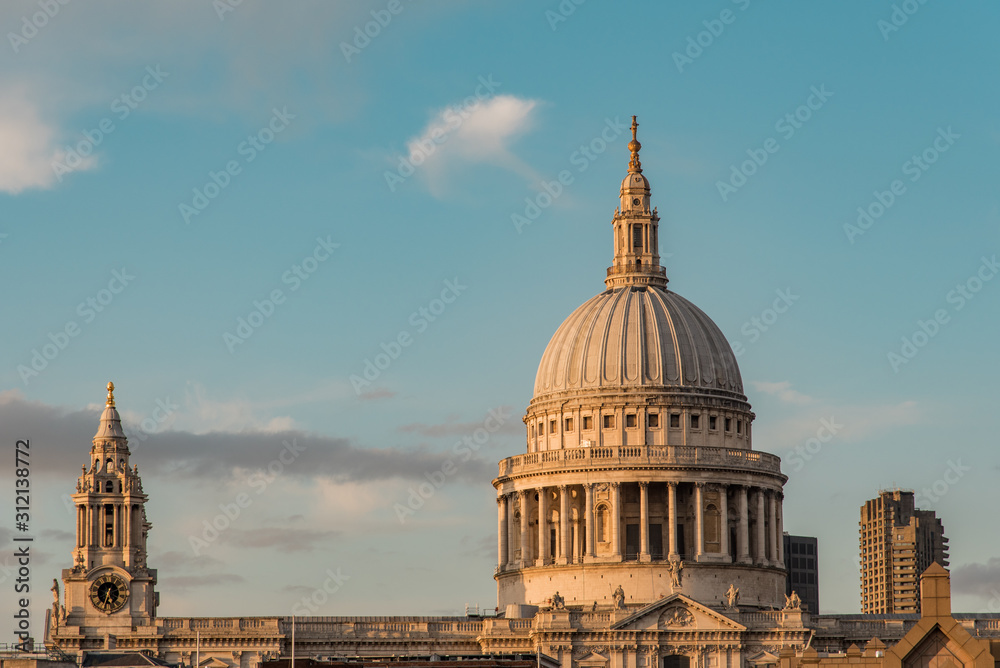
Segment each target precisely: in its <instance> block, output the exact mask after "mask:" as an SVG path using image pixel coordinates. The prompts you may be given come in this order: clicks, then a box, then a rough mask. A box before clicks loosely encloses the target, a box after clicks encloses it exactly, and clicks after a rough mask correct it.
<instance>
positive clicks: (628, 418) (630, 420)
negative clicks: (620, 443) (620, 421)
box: [625, 413, 635, 427]
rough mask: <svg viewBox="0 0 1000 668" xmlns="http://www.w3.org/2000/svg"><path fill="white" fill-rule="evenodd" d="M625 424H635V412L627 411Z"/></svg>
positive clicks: (632, 425) (630, 425)
mask: <svg viewBox="0 0 1000 668" xmlns="http://www.w3.org/2000/svg"><path fill="white" fill-rule="evenodd" d="M625 426H626V427H634V426H635V413H629V414H628V415H626V416H625Z"/></svg>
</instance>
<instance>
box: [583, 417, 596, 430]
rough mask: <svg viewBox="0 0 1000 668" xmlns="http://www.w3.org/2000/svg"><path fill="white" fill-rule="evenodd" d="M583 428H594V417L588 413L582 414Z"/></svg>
mask: <svg viewBox="0 0 1000 668" xmlns="http://www.w3.org/2000/svg"><path fill="white" fill-rule="evenodd" d="M583 428H584V429H586V430H588V431H589V430H591V429H593V428H594V418H593V417H591V416H590V415H584V416H583Z"/></svg>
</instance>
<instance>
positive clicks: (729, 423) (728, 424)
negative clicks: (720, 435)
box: [726, 418, 733, 431]
mask: <svg viewBox="0 0 1000 668" xmlns="http://www.w3.org/2000/svg"><path fill="white" fill-rule="evenodd" d="M732 430H733V419H732V418H726V431H732Z"/></svg>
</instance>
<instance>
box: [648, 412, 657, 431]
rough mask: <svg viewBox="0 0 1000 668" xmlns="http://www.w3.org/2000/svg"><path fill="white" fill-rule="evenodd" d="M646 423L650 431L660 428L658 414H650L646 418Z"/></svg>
mask: <svg viewBox="0 0 1000 668" xmlns="http://www.w3.org/2000/svg"><path fill="white" fill-rule="evenodd" d="M646 421H647V422H649V428H650V429H658V428H659V426H660V414H659V413H650V414H649V415H647V416H646Z"/></svg>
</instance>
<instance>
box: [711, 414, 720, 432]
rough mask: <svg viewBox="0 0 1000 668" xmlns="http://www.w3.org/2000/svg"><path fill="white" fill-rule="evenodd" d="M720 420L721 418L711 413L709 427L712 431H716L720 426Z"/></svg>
mask: <svg viewBox="0 0 1000 668" xmlns="http://www.w3.org/2000/svg"><path fill="white" fill-rule="evenodd" d="M718 422H719V418H717V417H715V416H714V415H710V416H709V417H708V428H709V429H711V430H712V431H715V430H716V429H718V428H719V425H718Z"/></svg>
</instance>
